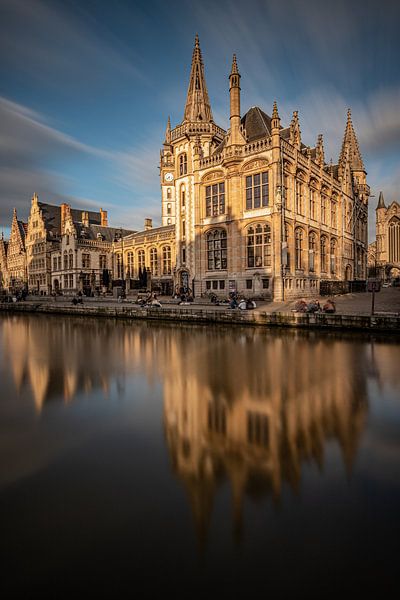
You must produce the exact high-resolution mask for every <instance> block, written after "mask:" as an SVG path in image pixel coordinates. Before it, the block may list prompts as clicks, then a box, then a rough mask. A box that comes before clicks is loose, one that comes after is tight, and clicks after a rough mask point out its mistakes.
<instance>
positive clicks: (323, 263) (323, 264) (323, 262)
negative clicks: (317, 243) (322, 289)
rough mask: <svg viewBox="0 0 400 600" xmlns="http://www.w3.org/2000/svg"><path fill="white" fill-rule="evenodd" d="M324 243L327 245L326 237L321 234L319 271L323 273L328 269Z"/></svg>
mask: <svg viewBox="0 0 400 600" xmlns="http://www.w3.org/2000/svg"><path fill="white" fill-rule="evenodd" d="M326 245H327V240H326V237H325V236H324V235H323V236H322V237H321V271H323V272H324V273H326V271H327V270H328V265H327V256H326Z"/></svg>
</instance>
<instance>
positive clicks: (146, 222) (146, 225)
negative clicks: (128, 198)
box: [144, 219, 153, 231]
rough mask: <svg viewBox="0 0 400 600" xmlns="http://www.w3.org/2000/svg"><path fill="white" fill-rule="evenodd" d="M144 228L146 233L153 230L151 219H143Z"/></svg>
mask: <svg viewBox="0 0 400 600" xmlns="http://www.w3.org/2000/svg"><path fill="white" fill-rule="evenodd" d="M144 228H145V230H146V231H147V230H148V229H153V219H145V220H144Z"/></svg>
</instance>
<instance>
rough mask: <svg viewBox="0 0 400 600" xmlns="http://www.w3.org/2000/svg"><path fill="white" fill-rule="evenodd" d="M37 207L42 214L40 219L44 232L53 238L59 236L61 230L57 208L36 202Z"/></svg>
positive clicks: (58, 208)
mask: <svg viewBox="0 0 400 600" xmlns="http://www.w3.org/2000/svg"><path fill="white" fill-rule="evenodd" d="M38 206H39V208H40V210H41V212H42V217H43V220H44V224H45V227H46V231H49V232H51V233H52V234H53V235H54V236H55V235H60V230H61V209H60V207H59V206H54V205H53V204H47V203H45V202H38Z"/></svg>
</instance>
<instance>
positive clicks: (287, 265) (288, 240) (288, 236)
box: [283, 223, 292, 269]
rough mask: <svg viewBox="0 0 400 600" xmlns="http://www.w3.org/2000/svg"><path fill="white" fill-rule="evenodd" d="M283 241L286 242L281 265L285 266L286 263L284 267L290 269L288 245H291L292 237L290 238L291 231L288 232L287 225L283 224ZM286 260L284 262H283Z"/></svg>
mask: <svg viewBox="0 0 400 600" xmlns="http://www.w3.org/2000/svg"><path fill="white" fill-rule="evenodd" d="M285 241H286V249H284V252H283V264H284V265H285V262H286V265H285V266H286V267H287V268H288V269H290V245H291V243H292V237H291V231H290V227H289V225H288V224H287V223H285ZM285 254H286V256H285ZM285 258H286V261H285Z"/></svg>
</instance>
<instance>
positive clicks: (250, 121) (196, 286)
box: [160, 36, 370, 300]
mask: <svg viewBox="0 0 400 600" xmlns="http://www.w3.org/2000/svg"><path fill="white" fill-rule="evenodd" d="M229 95H230V128H229V130H228V131H225V130H224V129H223V128H221V127H219V126H218V125H217V124H216V123H215V122H214V120H213V115H212V110H211V106H210V101H209V97H208V92H207V86H206V81H205V76H204V65H203V60H202V55H201V51H200V45H199V40H198V37H197V36H196V41H195V47H194V51H193V57H192V65H191V73H190V81H189V88H188V93H187V99H186V105H185V110H184V117H183V120H182V122H181V123H179V124H178V125H177V126H176V127H174V128H171V124H170V121H169V119H168V124H167V129H166V134H165V141H164V144H163V149H162V151H161V164H160V167H161V168H160V176H161V189H162V224H163V225H164V226H168V225H174V227H175V238H176V266H175V283H176V284H178V285H179V286H183V287H190V288H193V291H194V293H195V295H197V296H199V295H203V294H205V293H207V292H209V291H214V292H217V293H221V294H223V295H226V294H227V293H228V291H231V290H237V291H239V292H242V293H245V294H246V295H248V296H265V297H271V298H273V299H274V300H282V299H284V298H288V297H296V296H306V295H313V294H315V293H317V292H318V289H319V284H320V281H322V280H328V281H330V280H333V281H335V280H352V279H365V277H366V259H367V218H368V197H369V193H370V192H369V187H368V185H367V183H366V171H365V168H364V164H363V161H362V158H361V153H360V150H359V146H358V142H357V138H356V134H355V131H354V128H353V124H352V120H351V114H350V111H349V112H348V116H347V124H346V128H345V133H344V139H343V144H342V149H341V153H340V156H339V160H338V163H337V164H330V165H328V164H326V162H325V157H324V147H323V140H322V136H318V141H317V144H316V146H315V147H314V148H310V147H308V146H306V145H305V144H304V143H303V142H302V140H301V132H300V125H299V118H298V113H297V111H295V112H294V113H293V118H292V121H291V123H290V125H289V126H288V127H283V126H282V125H281V120H280V117H279V114H278V108H277V104H276V102H275V103H274V106H273V111H272V116H269V115H268V114H266V113H265V112H264V111H263V110H261V109H260V108H258V107H253V108H250V110H248V111H247V113H246V114H244V115H242V114H241V108H240V73H239V70H238V66H237V62H236V57H235V56H234V58H233V63H232V69H231V73H230V75H229Z"/></svg>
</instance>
